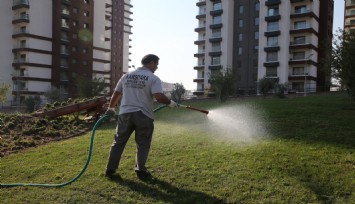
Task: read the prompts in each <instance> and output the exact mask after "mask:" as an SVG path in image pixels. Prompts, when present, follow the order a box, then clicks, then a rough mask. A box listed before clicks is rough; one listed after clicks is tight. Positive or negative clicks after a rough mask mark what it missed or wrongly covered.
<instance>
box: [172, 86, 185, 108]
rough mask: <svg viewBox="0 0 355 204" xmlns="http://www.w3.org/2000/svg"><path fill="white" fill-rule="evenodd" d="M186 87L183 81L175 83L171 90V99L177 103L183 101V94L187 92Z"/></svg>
mask: <svg viewBox="0 0 355 204" xmlns="http://www.w3.org/2000/svg"><path fill="white" fill-rule="evenodd" d="M185 92H186V89H185V87H184V85H183V84H182V83H181V84H179V83H175V84H174V89H173V90H172V91H171V99H172V100H174V101H175V102H177V103H180V102H181V99H182V96H183V95H184V94H185Z"/></svg>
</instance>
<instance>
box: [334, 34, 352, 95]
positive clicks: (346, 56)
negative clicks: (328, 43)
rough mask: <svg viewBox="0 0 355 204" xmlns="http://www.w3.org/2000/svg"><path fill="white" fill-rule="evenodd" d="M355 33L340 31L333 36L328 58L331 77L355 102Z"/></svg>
mask: <svg viewBox="0 0 355 204" xmlns="http://www.w3.org/2000/svg"><path fill="white" fill-rule="evenodd" d="M354 53H355V32H345V31H343V30H341V29H339V30H338V31H337V33H336V34H335V38H334V40H333V46H332V54H331V57H330V59H329V60H330V62H331V69H332V76H333V77H334V78H336V79H338V80H339V82H340V84H341V86H342V87H343V88H345V89H346V90H347V91H348V93H349V95H350V97H352V99H353V100H354V101H355V66H354V61H355V55H354Z"/></svg>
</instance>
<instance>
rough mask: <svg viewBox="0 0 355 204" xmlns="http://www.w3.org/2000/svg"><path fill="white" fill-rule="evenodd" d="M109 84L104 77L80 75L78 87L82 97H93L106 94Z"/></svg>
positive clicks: (77, 81) (77, 82)
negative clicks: (92, 77)
mask: <svg viewBox="0 0 355 204" xmlns="http://www.w3.org/2000/svg"><path fill="white" fill-rule="evenodd" d="M108 86H109V85H108V84H106V83H105V80H104V79H103V78H94V79H92V80H91V79H89V78H87V77H78V78H77V80H76V87H77V91H78V95H79V97H80V98H92V97H94V96H97V95H101V94H105V93H106V90H105V89H106V88H107V87H108Z"/></svg>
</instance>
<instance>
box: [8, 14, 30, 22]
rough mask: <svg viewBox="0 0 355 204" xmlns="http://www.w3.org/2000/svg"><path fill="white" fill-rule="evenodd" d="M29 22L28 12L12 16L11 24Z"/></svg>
mask: <svg viewBox="0 0 355 204" xmlns="http://www.w3.org/2000/svg"><path fill="white" fill-rule="evenodd" d="M29 22H30V17H29V15H28V14H20V15H16V16H14V18H13V20H12V24H17V23H29Z"/></svg>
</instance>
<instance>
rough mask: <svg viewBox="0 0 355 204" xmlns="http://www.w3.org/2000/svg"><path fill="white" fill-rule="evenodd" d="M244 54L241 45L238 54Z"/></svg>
mask: <svg viewBox="0 0 355 204" xmlns="http://www.w3.org/2000/svg"><path fill="white" fill-rule="evenodd" d="M242 54H243V48H242V47H239V48H238V55H242Z"/></svg>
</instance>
